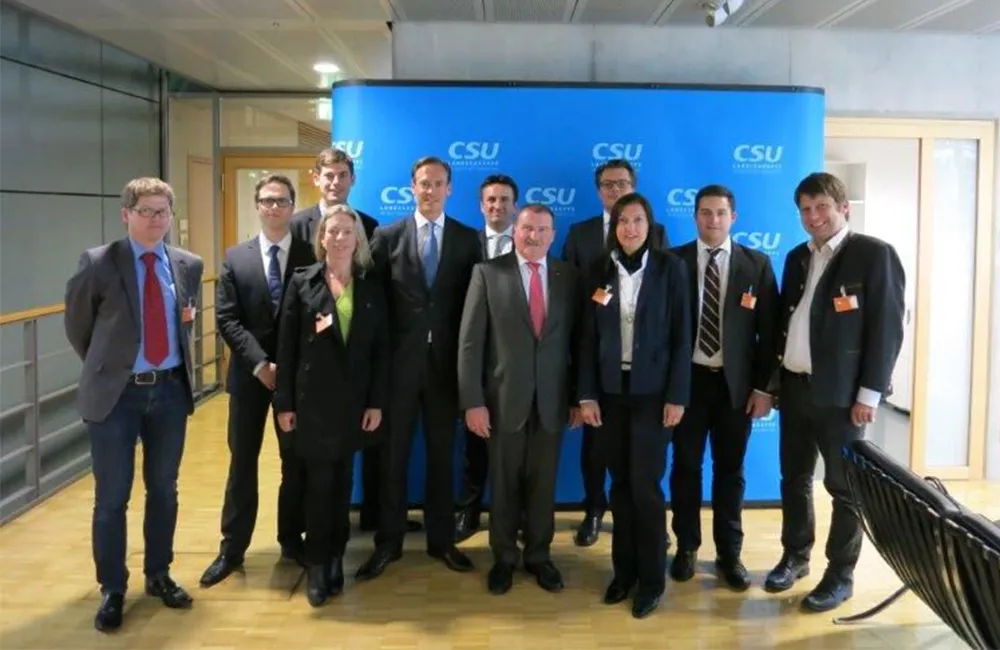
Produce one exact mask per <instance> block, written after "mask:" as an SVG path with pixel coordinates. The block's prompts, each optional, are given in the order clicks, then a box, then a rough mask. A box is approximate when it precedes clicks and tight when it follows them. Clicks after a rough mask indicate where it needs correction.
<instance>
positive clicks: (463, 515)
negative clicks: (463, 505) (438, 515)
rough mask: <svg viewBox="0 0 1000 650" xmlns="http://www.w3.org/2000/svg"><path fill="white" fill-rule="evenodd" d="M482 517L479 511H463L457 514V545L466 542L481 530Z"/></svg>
mask: <svg viewBox="0 0 1000 650" xmlns="http://www.w3.org/2000/svg"><path fill="white" fill-rule="evenodd" d="M480 523H481V516H480V513H479V512H478V511H474V510H470V509H463V510H459V511H458V512H457V513H455V543H456V544H458V543H460V542H464V541H465V540H467V539H469V538H470V537H472V536H473V535H475V534H476V531H478V530H479V526H480Z"/></svg>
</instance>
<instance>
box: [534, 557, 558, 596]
mask: <svg viewBox="0 0 1000 650" xmlns="http://www.w3.org/2000/svg"><path fill="white" fill-rule="evenodd" d="M524 568H525V570H526V571H527V572H528V573H530V574H532V575H533V576H535V579H536V580H537V582H538V586H539V587H541V588H542V589H544V590H545V591H551V592H552V593H558V592H560V591H562V590H563V586H564V585H563V579H562V574H561V573H559V569H557V568H556V565H554V564H552V562H542V563H541V564H525V565H524Z"/></svg>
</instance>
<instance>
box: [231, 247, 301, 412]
mask: <svg viewBox="0 0 1000 650" xmlns="http://www.w3.org/2000/svg"><path fill="white" fill-rule="evenodd" d="M312 259H313V252H312V248H311V247H310V246H308V245H307V244H306V243H305V242H302V241H299V240H297V239H295V238H294V237H293V238H292V243H291V245H290V246H289V248H288V263H287V264H286V265H285V274H284V277H283V278H282V281H283V284H284V286H285V287H287V286H288V280H289V278H291V277H292V274H293V273H294V271H295V269H296V268H297V267H300V266H306V265H308V264H311V263H312ZM215 325H216V328H217V329H218V330H219V333H220V334H222V339H223V340H224V341H225V342H226V345H228V346H229V349H230V350H232V351H233V355H232V360H231V361H230V363H229V374H228V377H227V380H226V392H227V393H229V394H236V393H239V392H241V391H242V390H245V388H246V387H247V386H248V385H249V386H250V387H251V388H257V386H256V385H254V384H256V383H258V380H257V378H256V377H254V376H253V369H254V368H255V367H257V364H259V363H260V362H261V361H272V362H273V361H274V360H275V355H276V353H277V350H278V315H277V314H275V313H274V311H273V310H272V309H271V291H270V289H269V288H268V286H267V273H266V272H265V270H264V262H263V259H262V258H261V250H260V239H259V237H258V236H257V235H254V237H253V238H251V239H248V240H247V241H245V242H243V243H241V244H236V245H235V246H232V247H230V248H229V249H228V250H227V251H226V257H225V261H223V262H222V272H221V273H220V274H219V286H218V289H217V291H216V298H215Z"/></svg>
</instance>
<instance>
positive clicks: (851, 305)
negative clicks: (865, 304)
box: [833, 285, 858, 314]
mask: <svg viewBox="0 0 1000 650" xmlns="http://www.w3.org/2000/svg"><path fill="white" fill-rule="evenodd" d="M833 308H834V310H836V312H837V313H838V314H841V313H843V312H845V311H854V310H855V309H857V308H858V297H857V296H855V295H853V294H851V295H850V296H849V295H847V290H846V289H844V287H843V285H841V287H840V295H839V296H836V297H834V299H833Z"/></svg>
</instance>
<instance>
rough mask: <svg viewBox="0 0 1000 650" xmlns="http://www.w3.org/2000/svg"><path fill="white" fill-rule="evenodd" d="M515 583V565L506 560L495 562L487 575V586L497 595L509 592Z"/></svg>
mask: <svg viewBox="0 0 1000 650" xmlns="http://www.w3.org/2000/svg"><path fill="white" fill-rule="evenodd" d="M513 584H514V567H513V565H510V564H507V563H505V562H497V563H496V564H494V565H493V568H491V569H490V573H489V575H488V576H486V587H487V588H488V589H489V590H490V593H491V594H493V595H495V596H500V595H502V594H505V593H507V592H508V591H510V588H511V586H512V585H513Z"/></svg>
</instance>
